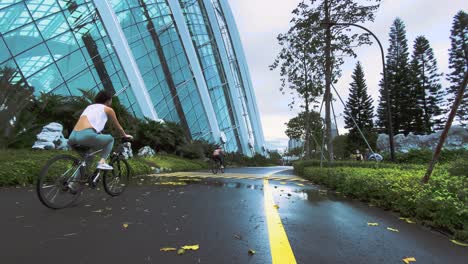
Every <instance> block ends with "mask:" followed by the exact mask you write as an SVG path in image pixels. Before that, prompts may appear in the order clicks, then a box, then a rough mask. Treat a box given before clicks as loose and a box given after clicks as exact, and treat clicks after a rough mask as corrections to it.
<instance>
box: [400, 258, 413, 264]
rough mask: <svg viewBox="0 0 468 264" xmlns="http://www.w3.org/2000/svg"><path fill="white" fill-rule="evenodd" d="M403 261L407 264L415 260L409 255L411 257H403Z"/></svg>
mask: <svg viewBox="0 0 468 264" xmlns="http://www.w3.org/2000/svg"><path fill="white" fill-rule="evenodd" d="M403 262H405V263H406V264H409V263H410V262H416V259H415V258H413V257H411V258H404V259H403Z"/></svg>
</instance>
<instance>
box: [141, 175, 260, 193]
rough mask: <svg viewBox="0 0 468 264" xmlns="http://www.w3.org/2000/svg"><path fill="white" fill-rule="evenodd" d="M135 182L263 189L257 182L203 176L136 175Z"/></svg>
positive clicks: (145, 184)
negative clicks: (248, 182) (222, 179)
mask: <svg viewBox="0 0 468 264" xmlns="http://www.w3.org/2000/svg"><path fill="white" fill-rule="evenodd" d="M132 181H133V184H136V185H138V186H150V185H157V186H167V185H170V186H171V187H177V186H187V185H194V184H200V185H208V186H214V187H221V188H230V189H241V188H246V189H250V190H263V185H256V184H245V183H241V182H228V181H223V182H221V181H216V180H207V179H201V178H195V177H193V178H192V177H191V178H178V177H167V176H164V177H158V176H152V177H136V178H134V179H133V180H132Z"/></svg>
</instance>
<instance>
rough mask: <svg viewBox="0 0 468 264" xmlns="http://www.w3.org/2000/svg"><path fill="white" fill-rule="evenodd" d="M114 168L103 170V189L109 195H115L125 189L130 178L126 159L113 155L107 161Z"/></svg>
mask: <svg viewBox="0 0 468 264" xmlns="http://www.w3.org/2000/svg"><path fill="white" fill-rule="evenodd" d="M109 165H111V166H112V167H113V168H114V169H113V170H111V171H104V175H103V185H104V190H105V191H106V192H107V194H109V195H110V196H117V195H120V194H122V193H123V191H125V187H127V185H128V182H129V180H130V165H128V162H127V160H125V159H122V158H120V157H115V158H113V159H112V160H111V162H110V163H109Z"/></svg>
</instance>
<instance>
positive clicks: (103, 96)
mask: <svg viewBox="0 0 468 264" xmlns="http://www.w3.org/2000/svg"><path fill="white" fill-rule="evenodd" d="M111 105H112V94H111V93H110V92H108V91H100V92H99V93H98V94H97V95H96V97H95V99H94V104H91V105H89V106H88V107H86V109H85V110H84V111H83V113H82V114H81V116H80V119H79V120H78V122H77V123H76V125H75V127H74V128H73V132H72V133H71V134H70V138H69V139H68V144H70V145H80V146H85V147H90V148H93V149H102V151H101V153H100V154H101V155H100V156H101V159H100V160H99V163H98V166H97V168H98V169H100V170H112V169H113V168H112V166H110V165H109V164H107V162H106V159H107V158H108V157H109V155H110V153H111V151H112V147H113V146H114V138H113V137H112V136H111V135H106V134H100V133H101V131H102V130H103V129H104V126H105V125H106V122H107V119H110V120H111V121H112V123H113V124H114V126H115V127H116V128H117V130H118V131H119V132H120V134H121V136H122V137H124V138H132V136H131V135H128V134H126V133H125V131H124V130H123V128H122V126H121V125H120V123H119V121H118V120H117V116H116V115H115V112H114V110H113V109H112V108H111Z"/></svg>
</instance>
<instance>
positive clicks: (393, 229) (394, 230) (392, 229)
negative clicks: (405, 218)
mask: <svg viewBox="0 0 468 264" xmlns="http://www.w3.org/2000/svg"><path fill="white" fill-rule="evenodd" d="M387 230H390V231H392V232H397V233H398V232H400V231H399V230H398V229H395V228H391V227H387Z"/></svg>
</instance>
